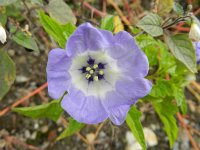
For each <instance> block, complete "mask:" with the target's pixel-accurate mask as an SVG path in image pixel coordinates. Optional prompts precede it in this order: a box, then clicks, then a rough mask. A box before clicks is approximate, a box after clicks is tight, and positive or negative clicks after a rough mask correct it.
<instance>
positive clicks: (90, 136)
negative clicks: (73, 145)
mask: <svg viewBox="0 0 200 150" xmlns="http://www.w3.org/2000/svg"><path fill="white" fill-rule="evenodd" d="M86 138H87V140H88V142H89V143H93V142H94V138H95V135H94V133H89V134H87V135H86Z"/></svg>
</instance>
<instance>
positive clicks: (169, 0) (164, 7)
mask: <svg viewBox="0 0 200 150" xmlns="http://www.w3.org/2000/svg"><path fill="white" fill-rule="evenodd" d="M173 4H174V0H161V1H158V8H157V9H158V14H159V15H163V14H166V13H169V12H170V11H171V10H172V8H173Z"/></svg>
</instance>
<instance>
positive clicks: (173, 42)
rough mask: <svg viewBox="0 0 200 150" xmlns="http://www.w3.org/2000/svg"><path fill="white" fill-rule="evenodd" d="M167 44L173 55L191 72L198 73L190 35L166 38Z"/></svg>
mask: <svg viewBox="0 0 200 150" xmlns="http://www.w3.org/2000/svg"><path fill="white" fill-rule="evenodd" d="M165 39H166V42H167V44H168V46H169V48H170V50H171V51H172V53H173V55H174V56H175V57H176V58H177V59H178V60H179V61H181V62H182V63H183V64H185V66H186V67H187V68H188V69H189V70H190V71H191V72H193V73H194V72H196V71H197V69H196V54H195V50H194V47H193V44H192V42H191V40H190V39H189V38H188V34H177V35H174V36H171V37H169V36H166V38H165Z"/></svg>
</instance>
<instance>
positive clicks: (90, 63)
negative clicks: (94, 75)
mask: <svg viewBox="0 0 200 150" xmlns="http://www.w3.org/2000/svg"><path fill="white" fill-rule="evenodd" d="M94 62H95V59H92V58H89V59H88V61H87V63H88V64H89V65H94Z"/></svg>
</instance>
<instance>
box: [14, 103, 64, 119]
mask: <svg viewBox="0 0 200 150" xmlns="http://www.w3.org/2000/svg"><path fill="white" fill-rule="evenodd" d="M12 110H13V111H15V112H17V113H19V114H22V115H24V116H27V117H32V118H34V119H39V118H49V119H52V120H53V121H57V120H58V118H59V117H60V115H61V113H62V112H63V109H62V108H61V106H60V101H59V100H53V101H51V102H50V103H47V104H42V105H38V106H32V107H18V108H13V109H12Z"/></svg>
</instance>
